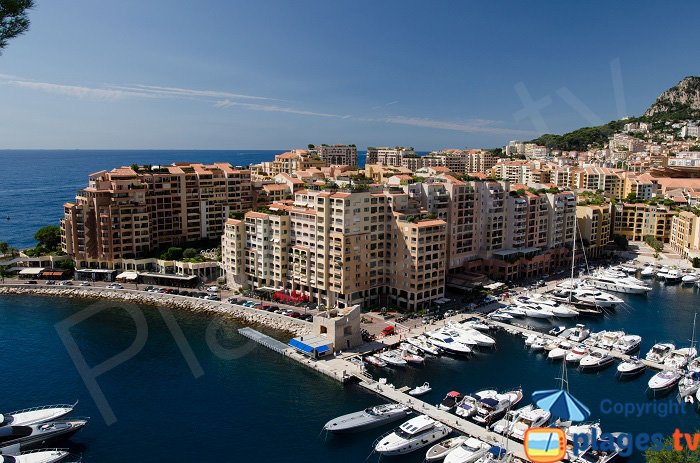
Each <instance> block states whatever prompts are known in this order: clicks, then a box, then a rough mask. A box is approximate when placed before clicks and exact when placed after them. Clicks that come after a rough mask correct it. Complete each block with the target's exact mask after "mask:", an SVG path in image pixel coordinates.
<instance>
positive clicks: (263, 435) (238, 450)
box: [0, 284, 699, 463]
mask: <svg viewBox="0 0 700 463" xmlns="http://www.w3.org/2000/svg"><path fill="white" fill-rule="evenodd" d="M698 297H699V295H698V291H697V289H694V288H686V287H681V286H669V287H665V286H663V285H662V284H655V285H654V291H653V292H652V293H651V294H650V295H648V296H647V297H633V296H630V297H629V298H628V302H629V304H630V308H629V309H626V310H622V309H620V310H618V311H617V312H615V313H613V314H611V315H609V316H607V317H605V318H602V319H599V320H595V321H594V320H591V321H590V322H589V325H590V326H592V327H593V328H595V329H596V330H599V329H621V328H622V329H625V330H626V331H627V332H628V333H637V334H640V335H642V336H643V338H644V341H643V345H642V352H646V350H648V349H649V347H650V346H651V345H652V344H653V343H654V342H655V341H657V340H666V339H673V340H675V341H676V342H678V343H679V344H682V343H687V342H689V341H687V340H688V339H689V338H690V337H691V328H692V319H693V313H694V310H696V308H697V300H698ZM92 304H93V303H91V302H85V301H74V300H67V299H49V298H45V297H25V296H22V297H20V296H12V297H10V296H5V297H0V320H1V321H2V323H0V365H2V370H3V381H2V383H3V394H2V396H0V411H10V410H13V409H17V408H22V407H29V406H33V405H37V404H45V403H51V402H71V401H74V400H76V399H79V400H80V403H79V405H78V407H77V410H76V413H77V414H79V415H88V416H90V417H92V420H91V422H90V424H89V425H88V427H87V428H86V429H85V430H83V431H81V432H80V433H79V434H77V435H76V436H75V437H74V438H73V439H72V441H71V443H70V446H71V448H73V449H74V450H76V451H81V452H83V455H84V461H86V462H104V463H110V462H121V461H139V462H157V461H178V462H179V461H265V462H288V463H297V462H298V463H302V462H310V461H334V462H339V463H343V462H348V463H350V462H353V463H358V462H363V461H365V459H366V458H367V457H368V456H369V454H370V452H371V447H372V442H373V441H374V440H375V439H376V438H377V437H378V436H379V435H380V434H382V433H384V432H386V431H388V430H389V429H391V426H389V427H386V428H381V429H376V430H373V431H369V432H364V433H359V434H354V435H349V436H342V437H341V436H324V435H323V434H322V433H321V432H320V431H321V428H322V426H323V424H324V423H325V422H326V421H327V420H329V419H331V418H333V417H335V416H337V415H340V414H343V413H348V412H351V411H356V410H359V409H362V408H364V407H367V406H370V405H373V404H376V403H379V402H380V399H379V398H377V397H375V396H374V395H372V394H370V393H367V392H365V391H362V390H360V389H359V388H358V387H357V386H347V387H343V386H340V385H339V384H336V383H335V382H333V381H332V380H330V379H327V378H326V377H324V376H322V375H320V374H317V373H315V372H313V371H311V370H308V369H306V368H305V367H303V366H301V365H298V364H295V363H293V362H292V361H290V360H288V359H285V358H282V357H281V356H279V355H278V354H275V353H273V352H271V351H268V350H266V349H265V348H263V347H255V346H254V345H252V346H250V345H248V344H247V343H248V342H249V341H247V340H245V338H242V337H241V336H240V335H238V334H237V332H236V328H238V327H239V325H238V324H237V323H235V322H233V321H229V320H226V319H223V318H219V317H212V316H211V315H202V314H189V313H184V312H176V311H175V312H172V315H173V316H174V317H175V319H176V321H177V323H178V325H179V326H180V328H181V330H182V332H183V334H184V338H185V339H186V340H187V344H188V345H189V346H190V347H191V349H192V352H193V354H194V359H195V360H194V362H193V361H192V357H191V356H186V355H183V353H182V350H181V349H180V347H178V344H177V343H176V340H175V338H174V337H173V334H172V333H171V331H170V330H169V328H168V326H167V325H166V324H165V322H164V321H163V318H162V316H161V314H160V313H159V312H158V310H157V309H155V308H153V307H145V306H138V305H125V304H121V303H120V304H109V303H108V304H106V306H107V308H106V309H105V310H101V311H99V313H97V314H96V315H95V316H93V317H90V318H88V319H86V320H85V321H82V322H81V323H78V324H77V325H76V326H74V327H72V328H71V329H70V333H71V336H72V337H73V339H75V342H76V344H77V346H78V348H79V350H80V353H81V355H83V356H84V358H85V359H86V362H87V364H88V365H89V366H91V367H94V366H95V365H98V364H100V363H102V362H104V361H105V360H107V359H108V358H109V357H111V356H113V355H115V354H117V353H119V352H121V351H122V350H124V349H126V348H127V347H128V346H129V345H130V344H131V343H132V341H133V340H134V339H135V337H136V333H137V332H138V329H137V325H136V323H135V322H134V321H133V319H132V317H131V316H130V315H129V314H128V312H127V311H126V309H127V308H131V309H134V310H137V311H139V312H141V313H143V315H144V317H145V320H146V323H147V327H148V337H147V341H146V344H145V346H144V347H143V349H141V350H140V351H138V353H136V355H134V356H133V358H130V359H128V360H127V361H126V362H124V363H123V364H120V365H117V366H115V367H114V368H113V369H110V370H109V371H107V372H106V373H104V374H102V375H100V376H99V377H98V378H97V384H98V385H99V387H100V388H101V390H102V392H103V393H104V396H105V397H106V400H107V402H108V403H109V405H110V407H111V409H112V410H113V412H114V414H115V417H116V422H114V423H113V424H108V423H106V422H105V420H104V419H103V417H102V415H101V414H100V410H99V408H98V407H97V405H96V402H95V401H94V400H93V398H92V396H91V394H90V388H88V386H86V383H85V382H84V381H83V380H82V379H81V376H80V374H79V373H78V369H77V368H76V366H75V365H74V363H73V361H72V360H71V357H70V356H69V354H68V351H67V350H66V348H65V347H64V345H63V343H62V342H61V339H60V337H59V335H58V331H57V324H58V323H60V322H61V321H63V320H65V319H67V318H68V317H70V316H71V315H73V314H76V313H79V312H80V311H82V310H85V309H87V308H90V307H93V306H92ZM98 307H99V308H100V309H102V308H103V306H102V305H100V306H98ZM139 326H140V325H139ZM546 327H547V326H545V325H543V326H542V328H546ZM141 329H143V328H141ZM270 334H272V335H276V336H279V335H280V334H279V333H274V332H273V333H270ZM495 336H496V339H497V341H498V346H497V349H496V350H494V351H491V352H482V353H479V354H477V355H476V356H475V357H474V358H472V359H469V360H462V359H453V358H450V357H443V358H440V359H433V360H430V361H428V362H427V363H426V364H425V365H424V366H420V367H410V368H407V369H406V370H405V371H392V370H390V369H387V370H385V371H382V372H375V374H376V376H385V377H388V379H389V381H390V382H393V383H394V384H397V385H399V386H403V385H410V386H415V385H418V384H422V383H423V382H424V381H430V383H431V385H432V387H433V392H431V393H430V394H429V395H428V396H426V397H425V400H426V401H428V402H429V403H437V402H439V401H440V400H441V399H442V397H443V396H444V395H445V394H446V393H447V392H448V391H450V390H458V391H461V392H465V393H467V392H473V391H476V390H480V389H486V388H497V389H501V390H503V389H506V388H514V387H518V386H522V387H523V388H524V391H525V397H526V399H525V400H528V399H529V397H530V394H531V393H532V392H533V391H535V390H542V389H552V388H557V387H558V386H559V382H558V380H557V379H556V378H558V377H560V376H561V367H560V364H558V363H551V362H548V361H547V360H546V358H545V357H544V356H543V355H542V354H533V353H531V352H528V351H527V350H526V349H524V347H523V341H522V339H521V338H519V337H515V336H511V335H508V334H506V333H498V334H496V335H495ZM207 339H208V340H209V341H207ZM212 340H214V341H212ZM212 345H214V346H215V347H214V348H213V349H212V348H211V347H210V346H212ZM216 346H218V347H216ZM248 347H252V349H251V350H249V349H248ZM231 352H233V354H232V355H228V354H229V353H231ZM188 359H189V362H188ZM193 363H194V364H195V365H199V366H200V367H201V370H199V369H197V368H195V370H194V371H195V373H196V374H194V373H193V370H192V369H191V368H190V366H191V365H192V364H193ZM614 370H615V369H614V367H611V368H609V369H607V370H604V371H601V372H598V373H581V372H579V371H577V370H576V369H573V368H570V369H569V375H568V376H569V386H570V389H571V392H572V393H573V394H574V395H575V396H576V397H577V398H578V399H580V400H581V401H582V402H584V403H585V404H586V405H587V406H588V407H589V408H590V409H591V412H592V419H594V420H600V422H601V424H602V426H603V429H604V430H606V431H610V432H612V431H625V432H631V433H640V432H648V433H654V432H661V433H664V434H670V433H671V432H673V430H674V429H675V428H677V427H678V428H680V429H681V430H682V431H684V432H693V431H694V430H696V429H697V428H698V414H697V413H696V412H695V411H694V409H693V408H692V407H690V406H684V407H682V411H680V412H679V410H675V411H674V410H672V409H673V407H670V408H669V404H671V405H672V404H676V403H677V402H676V401H675V399H674V397H673V395H670V396H668V397H666V398H657V399H656V400H653V399H652V398H650V397H649V396H648V395H647V394H646V392H645V390H646V382H647V381H648V379H649V377H650V376H651V374H652V373H651V372H647V373H645V374H644V375H643V376H642V377H640V378H636V379H633V380H631V381H625V382H621V381H619V380H617V379H616V378H615V374H614ZM198 371H199V373H197V372H198ZM200 373H201V374H200ZM606 399H607V400H608V401H610V402H609V404H608V405H607V406H610V404H614V403H623V404H624V403H632V404H640V406H651V405H655V406H656V411H654V410H653V409H649V410H647V411H646V412H645V413H643V414H642V415H640V416H628V417H626V416H623V415H616V414H606V413H603V411H602V410H601V401H603V400H606ZM646 404H648V405H646ZM603 405H605V404H603ZM667 410H671V413H668V414H666V415H665V416H664V413H663V412H665V411H667ZM422 458H423V456H422V454H420V453H416V454H415V455H411V456H406V457H401V458H399V459H393V461H401V462H409V463H413V462H415V463H418V462H420V461H422ZM377 460H378V458H377V455H372V456H371V457H370V458H369V460H368V461H372V462H376V461H377ZM630 461H632V462H641V461H643V457H642V456H641V454H639V453H636V454H634V455H633V456H632V457H631V459H630Z"/></svg>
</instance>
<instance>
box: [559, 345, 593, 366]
mask: <svg viewBox="0 0 700 463" xmlns="http://www.w3.org/2000/svg"><path fill="white" fill-rule="evenodd" d="M586 355H588V348H587V347H585V346H576V347H574V348H573V349H571V350H570V351H569V353H568V354H566V357H564V359H565V360H566V363H579V362H580V361H581V359H582V358H584V357H585V356H586Z"/></svg>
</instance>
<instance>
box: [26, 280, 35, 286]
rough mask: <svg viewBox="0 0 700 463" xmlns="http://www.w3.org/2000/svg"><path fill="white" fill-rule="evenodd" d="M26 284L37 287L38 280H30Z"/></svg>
mask: <svg viewBox="0 0 700 463" xmlns="http://www.w3.org/2000/svg"><path fill="white" fill-rule="evenodd" d="M26 284H28V285H35V284H36V280H28V281H27V283H26Z"/></svg>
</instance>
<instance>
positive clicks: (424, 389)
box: [408, 382, 433, 397]
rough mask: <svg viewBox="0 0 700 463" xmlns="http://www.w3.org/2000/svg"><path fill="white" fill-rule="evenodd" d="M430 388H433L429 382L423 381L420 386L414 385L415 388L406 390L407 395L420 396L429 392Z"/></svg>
mask: <svg viewBox="0 0 700 463" xmlns="http://www.w3.org/2000/svg"><path fill="white" fill-rule="evenodd" d="M432 390H433V388H432V387H430V383H428V382H425V383H423V385H422V386H418V387H415V388H413V389H411V390H410V391H408V395H412V396H414V397H418V396H421V395H423V394H427V393H428V392H430V391H432Z"/></svg>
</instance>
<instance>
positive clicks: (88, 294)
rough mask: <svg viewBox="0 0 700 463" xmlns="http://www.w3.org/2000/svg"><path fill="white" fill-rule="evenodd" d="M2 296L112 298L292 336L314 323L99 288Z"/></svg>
mask: <svg viewBox="0 0 700 463" xmlns="http://www.w3.org/2000/svg"><path fill="white" fill-rule="evenodd" d="M2 295H34V296H51V297H65V298H69V299H92V300H97V299H109V300H114V301H122V302H129V303H134V304H145V305H153V306H160V307H169V308H172V309H179V310H187V311H190V312H212V313H217V314H221V315H226V316H229V317H231V318H234V319H236V320H238V321H239V322H241V323H243V324H245V325H252V326H255V325H259V326H263V327H265V328H271V329H274V330H280V331H285V332H288V333H290V334H291V335H292V336H301V335H306V334H309V333H310V332H311V326H312V324H311V323H310V322H307V321H304V320H298V319H296V318H291V317H287V316H285V315H280V314H275V313H270V312H266V311H264V310H257V309H251V308H248V307H242V306H239V305H233V304H229V303H226V302H219V301H209V300H205V299H196V298H192V297H187V296H177V295H173V294H162V293H149V292H146V291H135V290H129V289H106V288H99V287H91V286H86V287H73V286H52V287H47V286H34V285H0V296H2Z"/></svg>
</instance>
